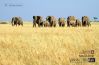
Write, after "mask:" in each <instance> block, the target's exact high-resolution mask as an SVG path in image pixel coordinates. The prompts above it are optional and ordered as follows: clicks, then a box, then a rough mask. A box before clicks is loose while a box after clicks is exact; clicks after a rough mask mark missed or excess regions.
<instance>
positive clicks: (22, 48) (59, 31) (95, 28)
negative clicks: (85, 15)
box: [0, 23, 99, 65]
mask: <svg viewBox="0 0 99 65" xmlns="http://www.w3.org/2000/svg"><path fill="white" fill-rule="evenodd" d="M82 50H94V51H95V54H94V57H95V58H96V62H95V63H89V62H86V63H85V62H82V63H77V62H75V63H71V62H70V59H71V58H79V52H81V51H82ZM80 59H81V58H80ZM0 65H99V23H92V26H91V27H77V28H74V27H70V28H67V27H64V28H61V27H56V28H38V27H37V28H32V23H29V24H24V26H23V27H21V26H20V27H12V26H11V25H10V24H5V25H4V24H0Z"/></svg>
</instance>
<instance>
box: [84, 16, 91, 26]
mask: <svg viewBox="0 0 99 65" xmlns="http://www.w3.org/2000/svg"><path fill="white" fill-rule="evenodd" d="M82 26H88V27H89V26H91V24H90V21H89V17H88V16H82Z"/></svg>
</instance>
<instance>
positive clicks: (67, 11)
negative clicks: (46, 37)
mask: <svg viewBox="0 0 99 65" xmlns="http://www.w3.org/2000/svg"><path fill="white" fill-rule="evenodd" d="M98 7H99V0H0V19H4V20H10V19H11V18H12V17H13V16H20V17H22V18H23V19H24V20H32V16H34V15H40V16H43V17H44V18H45V17H46V16H49V15H53V16H56V17H57V18H58V17H65V18H67V17H68V16H75V17H76V18H79V19H81V17H82V16H84V15H87V16H89V17H90V19H92V17H94V16H96V17H99V8H98Z"/></svg>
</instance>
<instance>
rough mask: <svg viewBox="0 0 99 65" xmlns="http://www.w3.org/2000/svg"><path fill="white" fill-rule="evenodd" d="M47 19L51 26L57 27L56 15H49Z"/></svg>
mask: <svg viewBox="0 0 99 65" xmlns="http://www.w3.org/2000/svg"><path fill="white" fill-rule="evenodd" d="M46 20H47V21H48V22H49V24H50V27H56V24H57V21H56V18H55V17H54V16H47V17H46Z"/></svg>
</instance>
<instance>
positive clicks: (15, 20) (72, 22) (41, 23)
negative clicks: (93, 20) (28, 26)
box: [11, 16, 91, 27]
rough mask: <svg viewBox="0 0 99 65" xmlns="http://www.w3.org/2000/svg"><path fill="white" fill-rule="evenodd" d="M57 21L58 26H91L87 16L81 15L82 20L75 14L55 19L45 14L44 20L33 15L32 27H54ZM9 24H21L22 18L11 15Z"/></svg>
mask: <svg viewBox="0 0 99 65" xmlns="http://www.w3.org/2000/svg"><path fill="white" fill-rule="evenodd" d="M57 23H58V25H59V27H65V25H66V24H67V27H78V26H84V27H86V26H91V24H90V20H89V17H88V16H82V21H80V20H79V19H76V18H75V16H68V17H67V20H65V18H63V17H61V18H58V19H56V18H55V17H54V16H47V17H46V20H44V19H43V17H42V16H33V27H36V26H37V25H38V27H56V25H57ZM11 24H12V26H15V25H16V26H17V25H18V26H19V25H22V26H23V21H22V18H21V17H12V20H11Z"/></svg>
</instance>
